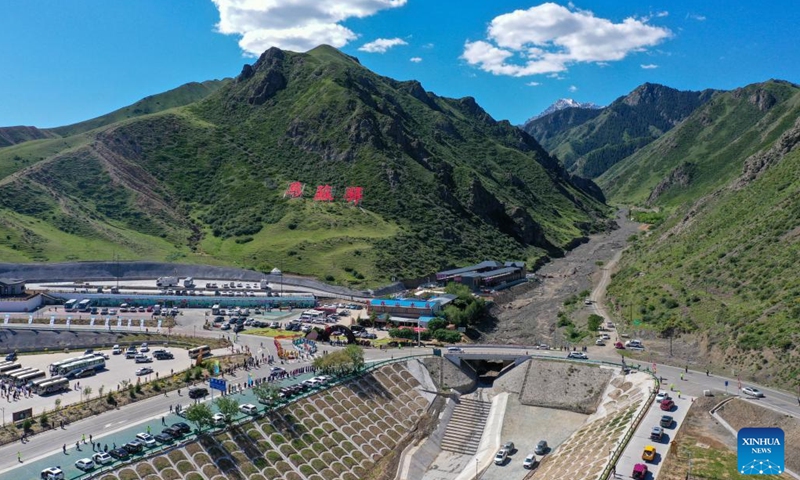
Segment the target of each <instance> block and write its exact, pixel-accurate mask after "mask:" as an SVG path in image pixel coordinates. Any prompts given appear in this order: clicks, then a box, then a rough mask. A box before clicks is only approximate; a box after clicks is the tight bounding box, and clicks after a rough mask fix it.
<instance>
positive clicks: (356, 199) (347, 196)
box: [344, 187, 364, 205]
mask: <svg viewBox="0 0 800 480" xmlns="http://www.w3.org/2000/svg"><path fill="white" fill-rule="evenodd" d="M363 195H364V189H363V188H361V187H347V188H346V189H345V191H344V201H345V202H347V203H351V202H352V203H353V204H355V205H358V204H359V203H361V199H362V197H363Z"/></svg>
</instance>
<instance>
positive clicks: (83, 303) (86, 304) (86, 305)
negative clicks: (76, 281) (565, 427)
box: [78, 298, 92, 312]
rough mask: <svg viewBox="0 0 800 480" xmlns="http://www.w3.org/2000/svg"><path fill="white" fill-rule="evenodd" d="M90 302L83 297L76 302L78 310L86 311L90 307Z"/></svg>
mask: <svg viewBox="0 0 800 480" xmlns="http://www.w3.org/2000/svg"><path fill="white" fill-rule="evenodd" d="M91 303H92V301H91V300H90V299H88V298H84V299H83V300H81V301H80V302H78V311H79V312H88V311H89V310H90V309H91V307H90V306H89V305H90V304H91Z"/></svg>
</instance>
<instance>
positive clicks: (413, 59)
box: [408, 57, 422, 63]
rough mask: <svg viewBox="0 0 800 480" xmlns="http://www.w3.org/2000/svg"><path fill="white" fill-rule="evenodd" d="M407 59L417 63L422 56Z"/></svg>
mask: <svg viewBox="0 0 800 480" xmlns="http://www.w3.org/2000/svg"><path fill="white" fill-rule="evenodd" d="M408 60H409V61H411V62H414V63H419V62H421V61H422V57H411V58H409V59H408Z"/></svg>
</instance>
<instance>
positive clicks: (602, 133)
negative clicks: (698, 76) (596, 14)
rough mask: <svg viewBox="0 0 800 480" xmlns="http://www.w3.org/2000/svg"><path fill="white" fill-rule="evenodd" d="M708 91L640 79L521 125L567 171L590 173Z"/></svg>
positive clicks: (665, 126) (654, 134) (675, 120)
mask: <svg viewBox="0 0 800 480" xmlns="http://www.w3.org/2000/svg"><path fill="white" fill-rule="evenodd" d="M713 94H714V91H713V90H704V91H702V92H682V91H679V90H675V89H672V88H669V87H665V86H663V85H656V84H652V83H645V84H644V85H641V86H639V87H637V88H636V89H635V90H633V91H632V92H631V93H629V94H628V95H626V96H624V97H620V98H618V99H617V100H615V101H614V102H613V103H611V105H609V106H607V107H604V108H602V109H599V110H595V109H585V108H566V109H563V110H559V111H556V112H553V113H551V114H548V115H545V116H542V117H539V118H535V119H533V120H530V121H528V122H526V123H525V125H523V127H522V128H523V129H524V130H525V131H526V132H528V133H530V134H531V135H532V136H533V137H534V138H535V139H536V140H537V141H539V142H540V143H541V144H542V146H543V147H544V148H545V149H546V150H547V151H548V152H550V153H551V154H552V155H555V156H556V157H558V158H559V159H560V160H561V161H562V162H564V165H566V166H567V168H568V169H569V170H570V171H571V172H574V173H576V174H578V175H581V176H583V177H586V178H595V177H597V176H599V175H601V174H602V173H603V172H605V171H606V170H608V169H609V168H610V167H612V166H613V165H614V164H616V163H617V162H619V161H620V160H622V159H623V158H625V157H627V156H629V155H631V154H632V153H634V152H636V151H637V150H639V149H640V148H642V147H644V146H645V145H648V144H649V143H650V142H652V141H653V140H655V139H656V138H658V137H660V136H661V135H663V134H664V132H667V131H668V130H670V129H671V128H673V127H674V126H675V125H677V124H679V123H680V122H681V121H682V120H683V119H684V118H686V117H687V116H688V115H689V114H691V113H692V112H693V111H694V110H695V109H696V108H697V107H699V106H700V105H702V104H703V103H705V102H706V101H708V100H709V99H710V98H711V97H712V96H713Z"/></svg>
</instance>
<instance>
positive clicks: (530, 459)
mask: <svg viewBox="0 0 800 480" xmlns="http://www.w3.org/2000/svg"><path fill="white" fill-rule="evenodd" d="M536 463H537V462H536V455H534V454H532V453H531V454H529V455H528V456H527V457H525V460H524V461H523V462H522V468H527V469H528V470H531V469H533V467H535V466H536Z"/></svg>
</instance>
